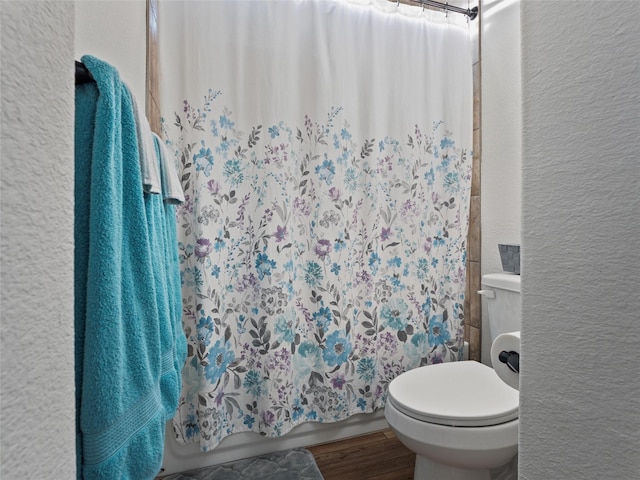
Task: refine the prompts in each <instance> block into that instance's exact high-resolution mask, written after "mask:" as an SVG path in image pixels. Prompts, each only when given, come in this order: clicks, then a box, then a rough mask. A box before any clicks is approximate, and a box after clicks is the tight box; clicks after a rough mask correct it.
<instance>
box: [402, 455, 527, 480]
mask: <svg viewBox="0 0 640 480" xmlns="http://www.w3.org/2000/svg"><path fill="white" fill-rule="evenodd" d="M413 479H414V480H517V479H518V456H517V455H516V457H515V458H513V459H512V460H511V461H510V462H509V463H507V464H506V465H502V466H500V467H497V468H492V469H489V470H487V469H481V470H475V469H472V470H470V469H468V468H456V467H452V466H450V465H444V464H442V463H437V462H434V461H432V460H429V459H428V458H426V457H423V456H421V455H416V467H415V469H414V471H413Z"/></svg>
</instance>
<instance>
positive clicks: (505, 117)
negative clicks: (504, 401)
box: [480, 0, 522, 365]
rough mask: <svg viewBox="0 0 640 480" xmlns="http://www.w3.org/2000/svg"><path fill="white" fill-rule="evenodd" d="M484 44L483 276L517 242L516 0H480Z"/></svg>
mask: <svg viewBox="0 0 640 480" xmlns="http://www.w3.org/2000/svg"><path fill="white" fill-rule="evenodd" d="M481 16H482V18H481V29H482V31H481V45H482V52H481V55H482V100H481V110H482V152H481V155H482V156H481V158H482V166H481V171H482V180H481V196H480V201H481V218H482V223H481V231H482V234H481V235H482V237H481V238H482V239H481V243H482V253H481V259H482V260H481V271H482V274H483V275H484V274H487V273H496V272H501V271H502V263H501V262H500V254H499V253H498V244H499V243H514V244H520V229H521V225H520V224H521V222H520V216H521V213H520V210H521V203H520V195H521V167H522V147H521V143H522V121H521V98H522V92H521V86H520V84H521V73H520V0H483V1H482V8H481ZM488 318H489V316H488V312H487V307H486V302H483V314H482V319H483V322H482V323H483V325H482V332H483V335H482V362H483V363H486V364H488V365H490V364H491V361H490V352H491V336H490V335H489V324H488Z"/></svg>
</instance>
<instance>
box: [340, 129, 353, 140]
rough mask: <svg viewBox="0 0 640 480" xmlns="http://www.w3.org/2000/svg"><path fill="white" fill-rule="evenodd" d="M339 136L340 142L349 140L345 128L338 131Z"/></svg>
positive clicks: (349, 135)
mask: <svg viewBox="0 0 640 480" xmlns="http://www.w3.org/2000/svg"><path fill="white" fill-rule="evenodd" d="M340 136H341V137H342V140H351V134H350V133H349V130H347V129H346V128H343V129H342V130H340Z"/></svg>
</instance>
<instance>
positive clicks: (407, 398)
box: [385, 361, 518, 480]
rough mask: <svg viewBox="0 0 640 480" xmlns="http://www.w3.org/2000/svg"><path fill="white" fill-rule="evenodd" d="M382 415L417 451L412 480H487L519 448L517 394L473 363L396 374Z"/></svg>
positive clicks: (450, 364) (418, 369) (408, 446)
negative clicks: (493, 470) (492, 471)
mask: <svg viewBox="0 0 640 480" xmlns="http://www.w3.org/2000/svg"><path fill="white" fill-rule="evenodd" d="M385 417H386V419H387V422H388V423H389V426H390V427H391V429H392V430H393V432H394V433H395V434H396V436H397V437H398V439H399V440H400V442H401V443H402V444H404V445H405V446H406V447H407V448H409V449H410V450H412V451H414V452H415V453H416V467H415V472H414V479H416V480H432V479H433V480H436V479H437V480H490V479H491V470H492V469H496V468H497V467H500V466H502V465H505V464H508V463H509V462H510V461H511V460H512V459H513V458H514V457H515V456H516V454H517V452H518V392H517V391H516V390H514V389H512V388H511V387H509V386H508V385H506V384H505V383H504V382H503V381H502V380H500V378H499V377H498V376H497V375H496V373H495V371H494V370H493V369H492V368H490V367H487V366H486V365H483V364H481V363H478V362H475V361H464V362H453V363H442V364H437V365H429V366H426V367H420V368H417V369H414V370H411V371H409V372H406V373H404V374H402V375H400V376H399V377H397V378H396V379H395V380H393V381H392V382H391V384H390V385H389V393H388V399H387V405H386V407H385Z"/></svg>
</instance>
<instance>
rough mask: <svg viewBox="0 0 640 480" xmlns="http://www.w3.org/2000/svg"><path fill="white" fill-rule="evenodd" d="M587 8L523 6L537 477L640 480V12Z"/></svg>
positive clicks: (635, 6) (530, 451) (530, 441)
mask: <svg viewBox="0 0 640 480" xmlns="http://www.w3.org/2000/svg"><path fill="white" fill-rule="evenodd" d="M587 3H589V6H588V7H589V8H584V6H585V2H578V1H544V2H542V1H524V2H523V3H522V31H523V35H522V59H523V64H522V66H523V68H522V79H523V91H522V97H523V126H524V130H523V182H522V183H523V222H522V224H523V235H522V240H523V248H524V255H523V271H524V273H525V274H524V275H523V326H522V351H521V353H522V360H521V363H520V365H521V368H522V373H521V389H520V395H521V396H520V401H521V407H520V422H521V423H520V427H521V428H520V478H521V479H528V480H534V479H549V478H558V479H560V478H561V479H563V480H572V479H576V480H578V479H579V480H590V479H594V480H595V479H603V478H606V479H631V478H640V455H638V451H640V414H639V412H640V377H639V373H640V355H638V345H639V343H640V317H639V312H640V294H639V290H640V288H639V287H640V285H639V281H638V279H639V278H640V277H639V276H638V274H639V267H640V193H639V192H640V160H639V156H638V152H640V140H639V139H640V109H639V106H640V96H639V95H640V94H639V92H640V70H639V66H638V65H639V59H640V36H639V35H638V26H637V22H638V18H639V17H640V2H637V1H635V0H622V1H618V2H615V5H612V6H615V8H610V7H609V5H604V3H608V2H587ZM485 191H486V190H485V189H484V185H483V194H484V192H485Z"/></svg>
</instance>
